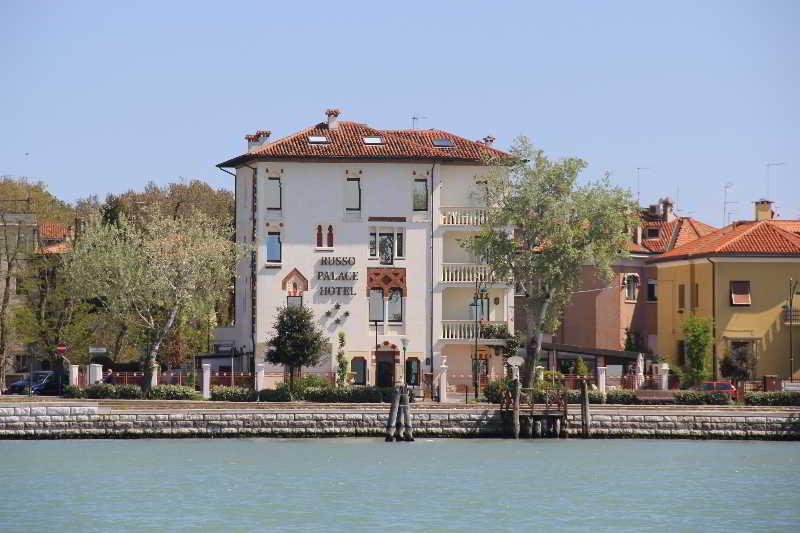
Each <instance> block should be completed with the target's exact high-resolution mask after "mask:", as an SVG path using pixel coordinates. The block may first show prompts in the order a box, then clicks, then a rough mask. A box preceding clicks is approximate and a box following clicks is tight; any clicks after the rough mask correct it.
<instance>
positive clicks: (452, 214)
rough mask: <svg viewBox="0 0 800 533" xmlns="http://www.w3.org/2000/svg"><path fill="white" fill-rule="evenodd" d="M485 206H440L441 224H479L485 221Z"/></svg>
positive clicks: (486, 213)
mask: <svg viewBox="0 0 800 533" xmlns="http://www.w3.org/2000/svg"><path fill="white" fill-rule="evenodd" d="M487 215H488V210H487V209H486V208H485V207H442V225H443V226H481V225H483V224H485V223H486V221H487V220H486V219H487Z"/></svg>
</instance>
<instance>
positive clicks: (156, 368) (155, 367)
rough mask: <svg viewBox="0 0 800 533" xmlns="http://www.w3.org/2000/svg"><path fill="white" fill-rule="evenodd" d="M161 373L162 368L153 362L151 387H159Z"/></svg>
mask: <svg viewBox="0 0 800 533" xmlns="http://www.w3.org/2000/svg"><path fill="white" fill-rule="evenodd" d="M160 373H161V366H160V365H159V364H158V363H157V362H155V361H154V362H153V368H152V370H151V371H150V387H155V386H156V385H158V375H159V374H160Z"/></svg>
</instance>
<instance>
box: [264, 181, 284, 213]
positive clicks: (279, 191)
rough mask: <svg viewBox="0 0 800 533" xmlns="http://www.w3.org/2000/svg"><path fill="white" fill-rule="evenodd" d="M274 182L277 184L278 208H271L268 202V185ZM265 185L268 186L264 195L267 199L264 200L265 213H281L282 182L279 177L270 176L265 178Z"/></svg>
mask: <svg viewBox="0 0 800 533" xmlns="http://www.w3.org/2000/svg"><path fill="white" fill-rule="evenodd" d="M274 181H277V182H278V207H272V206H271V205H270V202H269V199H270V194H269V193H270V188H269V184H270V183H272V182H274ZM267 184H268V186H267V191H266V195H265V196H266V197H267V198H266V202H265V203H266V204H267V211H268V212H269V211H272V212H275V211H283V182H282V181H281V178H280V176H270V177H268V178H267Z"/></svg>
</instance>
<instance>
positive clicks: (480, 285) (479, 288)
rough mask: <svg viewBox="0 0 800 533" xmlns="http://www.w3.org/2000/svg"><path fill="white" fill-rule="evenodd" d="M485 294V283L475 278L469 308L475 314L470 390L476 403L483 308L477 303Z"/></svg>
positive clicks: (486, 290)
mask: <svg viewBox="0 0 800 533" xmlns="http://www.w3.org/2000/svg"><path fill="white" fill-rule="evenodd" d="M487 292H489V291H488V289H487V288H486V282H485V281H481V280H480V278H479V277H477V276H476V278H475V294H474V295H473V297H472V303H471V304H470V307H472V309H473V312H474V314H475V346H474V348H473V352H472V388H473V391H474V392H473V394H474V397H475V400H476V401H477V399H478V339H479V338H480V335H481V331H480V330H481V328H480V319H481V311H482V310H483V307H482V305H481V304H480V303H479V301H481V300H483V299H484V298H485V296H486V293H487ZM487 311H488V309H487ZM467 394H469V393H467Z"/></svg>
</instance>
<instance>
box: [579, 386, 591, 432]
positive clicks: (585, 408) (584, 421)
mask: <svg viewBox="0 0 800 533" xmlns="http://www.w3.org/2000/svg"><path fill="white" fill-rule="evenodd" d="M591 425H592V418H591V415H590V414H589V388H588V385H587V384H586V378H582V379H581V436H582V437H583V438H584V439H588V438H589V437H590V435H591Z"/></svg>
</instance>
